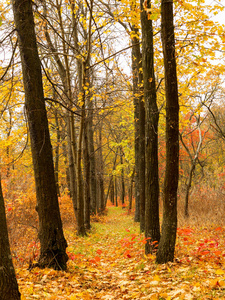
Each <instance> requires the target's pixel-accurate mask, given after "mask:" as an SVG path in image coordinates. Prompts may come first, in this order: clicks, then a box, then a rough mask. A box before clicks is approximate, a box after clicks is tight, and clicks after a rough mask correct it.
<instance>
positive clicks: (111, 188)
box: [110, 176, 115, 205]
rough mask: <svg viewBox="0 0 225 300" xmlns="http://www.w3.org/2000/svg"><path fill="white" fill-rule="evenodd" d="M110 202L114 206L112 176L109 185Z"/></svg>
mask: <svg viewBox="0 0 225 300" xmlns="http://www.w3.org/2000/svg"><path fill="white" fill-rule="evenodd" d="M110 201H111V203H112V204H113V205H114V204H115V193H114V178H113V176H112V180H111V184H110Z"/></svg>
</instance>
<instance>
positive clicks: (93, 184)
mask: <svg viewBox="0 0 225 300" xmlns="http://www.w3.org/2000/svg"><path fill="white" fill-rule="evenodd" d="M89 81H90V80H89ZM87 106H88V116H87V118H88V122H87V135H88V150H89V160H90V192H91V212H92V213H93V214H96V211H98V212H100V211H101V209H100V201H99V199H97V176H96V164H95V148H94V132H93V102H92V100H91V99H90V92H89V95H88V98H87Z"/></svg>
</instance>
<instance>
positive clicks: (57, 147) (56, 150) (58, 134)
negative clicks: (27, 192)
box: [54, 109, 60, 197]
mask: <svg viewBox="0 0 225 300" xmlns="http://www.w3.org/2000/svg"><path fill="white" fill-rule="evenodd" d="M54 115H55V125H56V138H57V140H56V147H55V183H56V188H57V195H58V196H59V197H60V190H59V144H60V130H59V118H58V111H57V109H56V110H55V112H54Z"/></svg>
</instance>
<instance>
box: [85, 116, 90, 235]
mask: <svg viewBox="0 0 225 300" xmlns="http://www.w3.org/2000/svg"><path fill="white" fill-rule="evenodd" d="M86 126H87V119H86V120H85V122H84V141H83V144H84V145H83V157H84V224H85V229H87V230H89V229H91V220H90V215H91V214H90V204H91V196H90V156H89V151H88V136H87V129H86Z"/></svg>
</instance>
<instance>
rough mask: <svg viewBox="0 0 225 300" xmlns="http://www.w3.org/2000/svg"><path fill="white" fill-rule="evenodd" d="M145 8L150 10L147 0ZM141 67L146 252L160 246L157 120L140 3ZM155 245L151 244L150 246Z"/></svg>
mask: <svg viewBox="0 0 225 300" xmlns="http://www.w3.org/2000/svg"><path fill="white" fill-rule="evenodd" d="M146 5H147V8H151V1H150V0H148V1H147V3H146ZM141 27H142V52H143V53H142V67H143V78H144V99H145V237H146V238H147V243H146V244H145V253H146V254H148V253H150V252H151V251H152V248H154V246H155V245H156V244H158V243H159V240H160V225H159V174H158V120H159V112H158V107H157V98H156V85H155V71H154V50H153V28H152V20H151V19H149V17H148V13H147V11H146V10H145V9H144V7H143V0H141ZM153 242H154V243H153Z"/></svg>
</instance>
